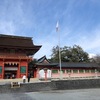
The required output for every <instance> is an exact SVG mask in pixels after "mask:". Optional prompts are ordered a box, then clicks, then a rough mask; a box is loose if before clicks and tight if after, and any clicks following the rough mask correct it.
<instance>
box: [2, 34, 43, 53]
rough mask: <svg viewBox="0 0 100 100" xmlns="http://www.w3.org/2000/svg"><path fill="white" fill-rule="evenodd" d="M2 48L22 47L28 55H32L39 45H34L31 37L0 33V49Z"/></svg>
mask: <svg viewBox="0 0 100 100" xmlns="http://www.w3.org/2000/svg"><path fill="white" fill-rule="evenodd" d="M2 48H19V49H24V50H25V51H27V54H28V55H33V54H34V53H36V52H37V51H38V50H39V49H40V48H41V45H34V44H33V41H32V37H22V36H13V35H2V34H0V49H2Z"/></svg>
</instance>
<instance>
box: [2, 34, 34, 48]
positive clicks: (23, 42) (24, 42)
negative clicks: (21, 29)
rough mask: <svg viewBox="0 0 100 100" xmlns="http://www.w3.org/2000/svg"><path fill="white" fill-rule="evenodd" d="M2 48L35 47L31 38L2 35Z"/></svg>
mask: <svg viewBox="0 0 100 100" xmlns="http://www.w3.org/2000/svg"><path fill="white" fill-rule="evenodd" d="M0 46H21V47H33V46H34V44H33V42H32V38H31V37H21V36H13V35H0Z"/></svg>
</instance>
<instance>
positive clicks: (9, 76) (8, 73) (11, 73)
mask: <svg viewBox="0 0 100 100" xmlns="http://www.w3.org/2000/svg"><path fill="white" fill-rule="evenodd" d="M16 77H17V71H5V73H4V78H5V79H15V78H16Z"/></svg>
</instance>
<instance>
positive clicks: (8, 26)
mask: <svg viewBox="0 0 100 100" xmlns="http://www.w3.org/2000/svg"><path fill="white" fill-rule="evenodd" d="M14 33H15V27H14V24H13V22H12V21H10V22H7V21H6V22H5V21H1V23H0V34H12V35H13V34H14Z"/></svg>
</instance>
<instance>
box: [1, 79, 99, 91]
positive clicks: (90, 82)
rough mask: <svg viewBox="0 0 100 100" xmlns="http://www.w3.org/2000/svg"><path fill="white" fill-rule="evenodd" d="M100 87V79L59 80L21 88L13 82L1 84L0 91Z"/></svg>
mask: <svg viewBox="0 0 100 100" xmlns="http://www.w3.org/2000/svg"><path fill="white" fill-rule="evenodd" d="M87 88H100V79H81V80H59V81H51V82H38V83H25V84H21V86H20V87H19V88H11V84H10V83H9V84H4V85H0V93H23V92H36V91H51V90H67V89H87Z"/></svg>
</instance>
